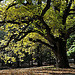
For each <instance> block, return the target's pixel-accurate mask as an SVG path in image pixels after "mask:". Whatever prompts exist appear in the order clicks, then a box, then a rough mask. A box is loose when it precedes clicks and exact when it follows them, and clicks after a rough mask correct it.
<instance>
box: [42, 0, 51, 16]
mask: <svg viewBox="0 0 75 75" xmlns="http://www.w3.org/2000/svg"><path fill="white" fill-rule="evenodd" d="M50 3H51V0H47V5H46V7H45V8H44V9H43V10H42V13H41V16H44V14H45V13H46V11H47V10H48V9H49V8H50Z"/></svg>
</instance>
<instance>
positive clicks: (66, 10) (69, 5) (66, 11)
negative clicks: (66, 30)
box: [62, 0, 72, 25]
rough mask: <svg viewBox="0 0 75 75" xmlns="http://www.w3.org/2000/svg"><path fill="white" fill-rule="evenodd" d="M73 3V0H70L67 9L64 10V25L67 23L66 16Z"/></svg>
mask: <svg viewBox="0 0 75 75" xmlns="http://www.w3.org/2000/svg"><path fill="white" fill-rule="evenodd" d="M71 4H72V0H70V2H69V4H68V5H67V7H66V9H65V10H64V12H63V20H62V23H63V25H65V23H66V18H67V17H68V15H69V11H70V7H71Z"/></svg>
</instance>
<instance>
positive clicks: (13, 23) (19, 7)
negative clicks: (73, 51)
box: [0, 0, 75, 68]
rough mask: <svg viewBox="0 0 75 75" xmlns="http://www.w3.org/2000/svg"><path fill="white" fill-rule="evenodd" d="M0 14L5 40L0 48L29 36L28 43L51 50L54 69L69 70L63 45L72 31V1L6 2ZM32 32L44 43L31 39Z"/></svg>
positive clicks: (74, 13)
mask: <svg viewBox="0 0 75 75" xmlns="http://www.w3.org/2000/svg"><path fill="white" fill-rule="evenodd" d="M0 2H1V1H0ZM0 13H1V14H0V15H1V16H0V26H1V27H2V26H4V27H5V30H6V31H7V33H8V35H7V36H8V37H9V39H8V42H7V44H6V45H4V46H2V47H0V49H3V48H5V47H7V46H9V44H10V42H13V41H14V42H18V41H21V40H22V39H24V38H25V37H26V36H29V40H30V41H33V42H40V43H42V44H45V45H46V46H48V47H50V48H51V49H52V51H53V52H54V54H55V56H56V64H57V65H56V66H57V67H61V68H67V67H69V63H68V60H67V55H66V42H67V39H68V38H69V35H70V34H71V33H72V32H73V31H75V0H25V2H24V0H11V1H10V0H9V4H6V5H5V4H3V6H1V7H0ZM32 33H34V34H33V35H32ZM36 33H37V34H39V35H41V37H44V39H46V40H47V41H44V40H42V38H41V39H40V38H34V37H36V35H35V34H36ZM30 35H32V36H31V37H30ZM33 36H34V37H33ZM37 37H38V36H37Z"/></svg>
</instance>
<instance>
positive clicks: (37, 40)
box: [29, 38, 54, 49]
mask: <svg viewBox="0 0 75 75" xmlns="http://www.w3.org/2000/svg"><path fill="white" fill-rule="evenodd" d="M29 41H32V42H39V43H42V44H44V45H46V46H48V47H50V48H51V49H54V46H53V45H49V44H48V43H46V42H44V41H41V40H40V39H36V40H33V39H32V38H29Z"/></svg>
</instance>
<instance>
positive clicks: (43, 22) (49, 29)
mask: <svg viewBox="0 0 75 75" xmlns="http://www.w3.org/2000/svg"><path fill="white" fill-rule="evenodd" d="M38 19H39V20H40V21H41V23H42V24H43V25H44V26H45V29H46V32H47V40H48V41H49V42H51V43H55V42H54V40H55V38H54V36H53V35H52V34H51V28H49V26H48V25H47V24H46V23H45V21H44V20H43V17H41V16H39V17H38Z"/></svg>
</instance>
